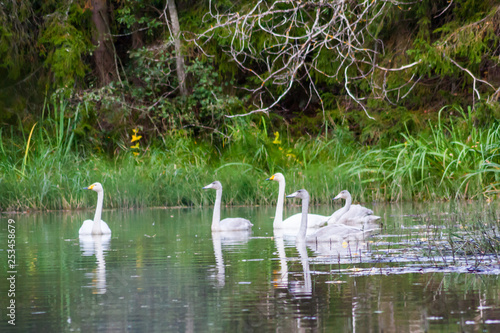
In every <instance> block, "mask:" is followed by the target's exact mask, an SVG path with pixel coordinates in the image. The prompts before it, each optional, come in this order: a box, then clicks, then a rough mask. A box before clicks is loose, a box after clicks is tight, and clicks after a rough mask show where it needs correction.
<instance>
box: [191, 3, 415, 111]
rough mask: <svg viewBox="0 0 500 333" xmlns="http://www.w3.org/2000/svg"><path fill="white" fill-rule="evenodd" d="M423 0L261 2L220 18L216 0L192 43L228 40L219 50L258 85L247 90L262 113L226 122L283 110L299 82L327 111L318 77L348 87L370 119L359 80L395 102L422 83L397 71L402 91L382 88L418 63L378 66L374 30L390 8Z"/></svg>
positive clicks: (201, 43) (347, 90) (409, 74)
mask: <svg viewBox="0 0 500 333" xmlns="http://www.w3.org/2000/svg"><path fill="white" fill-rule="evenodd" d="M417 1H418V0H417ZM417 1H393V0H364V1H345V0H330V1H324V0H306V1H292V0H276V1H273V2H265V1H262V0H260V1H258V2H257V3H256V4H255V5H252V6H249V7H248V8H246V9H242V10H241V12H234V13H220V12H219V10H218V9H217V7H216V6H215V5H214V4H213V3H212V1H210V4H209V6H210V10H209V12H208V13H207V15H206V17H205V20H211V21H213V24H212V26H211V27H210V28H209V29H207V30H206V31H204V32H203V33H201V34H200V35H198V36H197V37H196V38H194V39H193V42H194V43H195V44H196V45H198V46H199V47H201V49H203V45H204V44H205V43H207V42H209V41H210V40H212V39H213V38H215V37H217V38H218V39H219V40H221V39H222V41H223V42H222V43H221V44H223V46H222V45H221V46H222V47H223V50H224V52H226V53H227V54H228V55H229V57H230V59H231V60H232V61H234V62H235V63H236V64H237V65H238V66H239V67H240V68H241V69H242V70H243V71H245V72H248V73H250V74H251V75H253V76H254V77H255V79H256V81H257V82H260V84H256V86H254V87H251V88H248V87H247V88H246V89H247V90H248V91H249V92H250V93H252V94H253V96H254V97H255V98H256V99H255V101H256V102H258V104H257V106H256V109H255V110H252V111H250V112H247V113H245V114H240V115H233V116H228V117H238V116H246V115H249V114H253V113H258V112H264V113H268V112H269V110H271V109H273V108H275V107H277V106H279V104H280V102H282V101H283V100H284V98H285V96H286V95H287V94H289V93H290V92H291V91H292V88H293V86H294V84H295V83H298V84H300V85H302V86H304V87H306V86H307V87H308V88H306V89H305V90H306V91H307V92H308V93H309V95H310V96H309V99H308V103H307V105H309V102H310V101H311V95H316V96H317V97H318V100H319V101H320V103H321V107H322V109H323V110H324V105H323V100H322V98H321V96H320V93H319V91H320V89H318V88H317V87H316V82H315V81H316V80H317V78H318V74H320V76H323V77H325V78H327V79H334V80H336V81H337V82H338V84H341V82H343V87H344V90H345V92H346V93H347V94H348V95H349V97H350V98H351V99H352V100H353V101H355V102H356V103H357V104H358V105H359V106H360V107H361V108H362V109H363V110H364V111H365V113H366V115H367V116H368V117H369V118H372V117H371V116H370V115H369V114H368V111H367V109H366V107H365V104H364V102H362V101H365V100H366V99H367V98H369V97H370V96H363V95H360V94H363V91H362V90H359V88H358V87H359V86H360V83H362V82H367V83H368V84H369V86H371V87H373V91H372V92H371V94H373V96H371V97H374V98H383V99H387V100H390V98H389V96H388V93H390V92H391V93H392V92H394V94H396V93H397V100H399V99H400V98H404V97H406V96H407V95H408V93H409V91H411V89H413V87H414V86H415V84H416V82H417V81H418V80H417V81H413V80H414V78H415V76H414V75H413V74H412V73H408V74H405V75H401V74H398V75H399V76H400V78H401V80H400V81H401V84H400V86H399V87H397V88H394V87H391V89H389V90H388V89H387V87H386V84H376V82H375V81H376V79H375V77H376V76H377V77H379V78H380V77H384V78H385V77H386V76H387V75H388V73H392V72H405V71H407V70H408V69H410V68H412V67H414V66H416V65H418V64H419V63H420V61H417V62H413V63H411V64H403V65H401V66H399V67H398V66H395V67H392V68H387V67H386V66H383V65H382V64H379V63H378V61H377V55H379V52H378V51H377V45H378V44H381V41H380V40H377V39H376V37H374V36H372V33H371V31H373V30H375V29H374V27H376V26H377V25H379V24H380V23H381V20H383V15H384V13H385V12H386V11H387V10H388V9H389V8H390V6H399V7H400V8H402V7H404V6H409V5H411V4H414V3H415V2H417ZM382 49H383V45H382ZM325 59H327V61H326V62H325ZM405 78H406V79H405ZM384 80H385V79H384ZM273 91H274V92H278V94H277V95H275V93H273ZM372 119H373V118H372Z"/></svg>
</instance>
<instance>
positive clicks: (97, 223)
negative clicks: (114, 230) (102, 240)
mask: <svg viewBox="0 0 500 333" xmlns="http://www.w3.org/2000/svg"><path fill="white" fill-rule="evenodd" d="M103 198H104V192H102V191H101V192H97V206H96V208H95V215H94V224H93V226H92V234H94V235H100V234H102V229H101V213H102V202H103Z"/></svg>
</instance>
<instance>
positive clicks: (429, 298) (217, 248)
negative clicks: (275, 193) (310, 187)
mask: <svg viewBox="0 0 500 333" xmlns="http://www.w3.org/2000/svg"><path fill="white" fill-rule="evenodd" d="M492 205H493V204H492ZM492 205H487V204H477V203H474V204H460V205H458V204H453V203H451V204H422V205H412V204H400V205H383V206H382V205H369V206H371V207H372V208H373V210H374V211H375V212H376V214H377V215H380V216H382V222H383V227H382V229H381V230H380V233H378V234H376V235H373V236H372V237H370V238H367V239H365V240H361V241H358V242H349V243H347V242H344V243H342V244H328V245H327V246H324V247H323V248H319V249H313V248H296V246H295V242H294V241H293V239H289V238H287V237H285V238H283V237H279V235H274V234H273V229H272V221H273V216H274V208H273V207H252V208H248V207H244V208H223V211H222V215H223V217H230V216H233V217H235V216H240V217H246V218H249V219H250V220H251V221H252V222H253V223H254V227H253V232H252V233H251V235H238V237H234V235H233V237H230V238H228V237H227V235H220V234H212V232H211V231H210V223H211V217H212V208H211V207H210V208H205V209H147V210H108V211H104V212H103V220H105V221H106V222H107V223H108V225H109V226H110V228H111V230H112V231H113V234H112V237H111V238H110V239H106V238H105V237H104V238H103V237H95V238H92V237H88V238H86V239H80V238H79V237H78V229H79V228H80V226H81V224H82V221H83V220H84V219H87V218H92V217H93V211H83V212H70V213H67V212H66V213H43V214H41V213H37V214H11V215H3V216H2V218H1V219H0V222H1V228H0V229H1V232H0V267H1V269H2V274H1V276H0V278H1V281H0V294H1V296H0V315H1V317H0V332H8V331H19V332H71V331H76V332H97V331H102V332H255V331H259V332H270V331H273V332H304V331H313V332H315V331H321V332H477V331H483V332H484V331H486V332H500V279H499V276H500V275H499V273H500V270H499V269H498V266H499V263H498V258H496V257H494V256H488V255H482V256H478V255H477V254H468V253H467V251H465V250H464V254H463V255H462V256H460V255H457V254H451V252H449V251H447V250H449V242H448V241H447V240H449V237H450V236H449V235H448V234H449V233H448V232H447V230H448V229H447V226H448V227H449V226H450V225H454V226H455V227H456V228H455V229H456V230H462V229H464V230H467V225H469V224H471V223H473V222H477V221H478V220H481V221H483V220H484V223H485V225H487V224H488V219H495V218H496V219H497V218H498V217H497V215H496V209H497V208H498V203H495V204H494V205H496V206H495V207H493V206H492ZM336 208H338V207H335V209H336ZM333 209H334V208H333V207H312V212H314V213H320V214H328V215H329V214H330V213H331V211H333ZM298 210H299V208H298V207H293V208H288V209H287V211H286V212H285V216H289V215H290V214H292V213H295V212H297V211H298ZM8 218H10V219H13V220H15V227H16V230H15V241H16V252H15V260H16V265H17V266H16V267H15V273H14V274H10V273H8V272H9V271H12V269H11V268H9V267H8V260H7V249H8V246H7V244H8V239H9V238H8V235H9V229H8V227H7V225H8ZM456 237H458V238H464V237H467V233H463V234H458V235H456ZM472 241H473V240H471V242H472ZM457 244H459V243H457ZM463 244H465V243H463ZM464 246H465V245H464ZM12 275H14V276H15V283H14V285H15V295H10V296H9V288H12V286H13V284H12V283H11V282H12V280H7V278H8V277H10V276H12ZM12 299H14V301H15V324H16V325H15V326H12V325H11V324H9V322H8V321H9V320H11V319H10V318H9V317H8V316H7V315H8V314H9V313H11V312H12V311H11V310H9V309H8V308H7V307H8V306H9V304H11V303H10V302H11V301H12Z"/></svg>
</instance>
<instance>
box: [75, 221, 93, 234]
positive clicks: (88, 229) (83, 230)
mask: <svg viewBox="0 0 500 333" xmlns="http://www.w3.org/2000/svg"><path fill="white" fill-rule="evenodd" d="M93 225H94V221H92V220H85V221H83V224H82V226H81V227H80V230H78V234H80V235H90V234H92V227H93Z"/></svg>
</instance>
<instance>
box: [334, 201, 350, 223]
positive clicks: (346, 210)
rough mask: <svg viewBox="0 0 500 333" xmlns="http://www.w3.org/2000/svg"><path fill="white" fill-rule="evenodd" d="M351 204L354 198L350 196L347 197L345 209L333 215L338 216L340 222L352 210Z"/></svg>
mask: <svg viewBox="0 0 500 333" xmlns="http://www.w3.org/2000/svg"><path fill="white" fill-rule="evenodd" d="M351 203H352V197H351V195H350V194H348V195H347V198H346V199H345V205H344V207H342V208H340V209H339V210H337V211H335V212H334V213H333V214H332V216H333V215H335V214H338V216H337V221H340V218H341V217H342V216H343V215H344V214H345V213H347V212H348V211H349V209H351Z"/></svg>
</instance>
